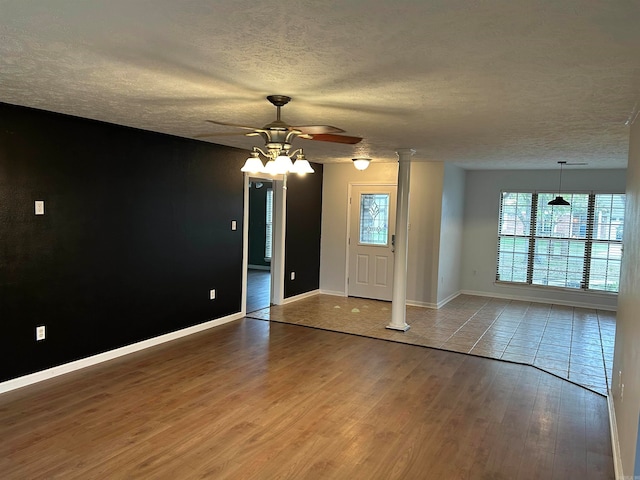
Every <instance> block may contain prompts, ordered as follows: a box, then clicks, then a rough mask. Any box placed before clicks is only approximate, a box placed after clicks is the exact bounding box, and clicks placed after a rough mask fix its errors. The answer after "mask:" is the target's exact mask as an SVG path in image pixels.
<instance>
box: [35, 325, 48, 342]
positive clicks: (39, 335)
mask: <svg viewBox="0 0 640 480" xmlns="http://www.w3.org/2000/svg"><path fill="white" fill-rule="evenodd" d="M46 336H47V329H46V328H45V326H44V325H40V326H39V327H36V341H37V342H39V341H40V340H44V339H45V338H46Z"/></svg>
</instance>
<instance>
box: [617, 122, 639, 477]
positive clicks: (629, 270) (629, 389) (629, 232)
mask: <svg viewBox="0 0 640 480" xmlns="http://www.w3.org/2000/svg"><path fill="white" fill-rule="evenodd" d="M626 192H627V206H626V212H625V225H624V238H623V244H624V257H623V261H622V272H621V275H620V293H619V295H618V313H617V321H616V347H615V353H614V359H613V379H614V380H613V385H612V390H613V402H614V407H615V410H614V411H615V418H616V424H617V427H618V438H619V442H620V453H621V458H622V465H623V469H624V475H625V478H632V476H633V475H634V468H635V470H636V472H637V471H640V468H638V467H639V466H638V465H636V463H637V462H638V461H639V459H637V458H636V448H637V445H636V440H637V435H638V420H639V416H640V293H639V292H640V120H638V121H636V122H635V124H634V125H633V126H632V130H631V137H630V143H629V164H628V169H627V190H626ZM618 372H622V375H621V380H622V381H621V383H622V384H624V396H621V388H620V385H619V384H618Z"/></svg>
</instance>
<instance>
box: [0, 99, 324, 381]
mask: <svg viewBox="0 0 640 480" xmlns="http://www.w3.org/2000/svg"><path fill="white" fill-rule="evenodd" d="M246 156H247V154H246V151H243V150H239V149H234V148H229V147H223V146H217V145H213V144H209V143H204V142H198V141H194V140H189V139H184V138H179V137H173V136H169V135H163V134H158V133H152V132H147V131H141V130H136V129H132V128H127V127H121V126H116V125H111V124H106V123H101V122H97V121H91V120H86V119H81V118H76V117H70V116H65V115H60V114H54V113H49V112H43V111H39V110H34V109H29V108H24V107H17V106H12V105H7V104H2V103H0V381H4V380H8V379H11V378H15V377H18V376H21V375H25V374H28V373H32V372H35V371H38V370H42V369H46V368H49V367H53V366H56V365H60V364H63V363H67V362H70V361H73V360H77V359H80V358H84V357H87V356H91V355H94V354H97V353H101V352H104V351H107V350H111V349H114V348H118V347H121V346H124V345H128V344H131V343H135V342H137V341H141V340H144V339H148V338H151V337H154V336H157V335H160V334H164V333H168V332H172V331H176V330H180V329H182V328H185V327H189V326H192V325H196V324H199V323H202V322H205V321H208V320H211V319H215V318H220V317H223V316H226V315H229V314H233V313H237V312H239V311H240V303H241V291H242V231H243V229H242V216H243V177H242V174H241V173H240V172H239V169H240V167H241V166H242V163H243V161H244V159H245V158H246ZM318 177H320V180H319V181H320V185H321V175H318ZM308 178H310V179H312V180H311V184H313V185H314V187H313V188H315V189H317V185H316V184H317V182H318V180H314V179H313V178H314V177H313V176H308ZM302 185H303V184H298V183H297V182H295V181H292V182H291V188H292V191H291V195H292V196H293V198H296V197H298V198H300V200H302V199H303V198H306V197H307V196H308V195H309V194H310V192H307V190H311V189H308V188H307V187H303V186H302ZM313 191H315V190H313ZM302 196H304V197H302ZM35 200H44V201H45V215H44V216H36V215H35V214H34V201H35ZM300 203H302V202H300ZM316 203H317V199H316V200H315V201H314V203H313V205H316ZM292 204H293V205H292V208H294V209H295V208H298V207H297V205H299V202H292ZM314 208H315V207H314ZM317 208H318V211H319V207H317ZM294 215H296V216H297V217H298V218H301V219H302V217H305V215H306V214H305V215H298V214H297V213H294ZM311 217H313V216H311ZM232 220H235V221H237V226H238V228H237V230H236V231H232V230H231V221H232ZM304 221H305V223H310V225H311V224H312V225H311V226H312V228H313V232H316V230H315V223H313V222H312V220H311V218H309V219H306V218H305V219H304ZM291 227H292V228H298V227H297V226H296V222H291ZM314 234H315V233H312V231H310V232H309V233H308V235H307V234H305V238H311V237H312V236H313V235H314ZM313 240H314V241H317V242H319V232H318V233H317V238H315V239H313ZM296 243H297V241H296ZM288 248H289V249H291V254H292V260H293V262H294V264H295V266H296V268H298V269H300V270H302V269H304V268H305V267H304V266H302V267H298V262H304V265H307V264H315V262H316V258H313V259H308V258H300V253H299V251H298V250H299V249H297V248H296V247H294V246H292V245H289V246H288ZM317 253H318V254H317V257H318V260H319V248H318V252H317ZM312 271H313V274H314V275H315V272H316V270H315V267H314V268H313V269H312ZM306 276H307V275H306V274H304V275H303V278H302V279H301V282H300V283H304V284H307V283H314V282H315V283H317V282H318V278H315V279H313V280H309V279H305V278H304V277H306ZM212 288H215V289H216V291H217V298H216V300H215V301H211V300H209V290H210V289H212ZM294 290H295V291H296V292H297V291H298V290H299V286H298V285H297V284H296V286H295V288H294ZM287 291H289V292H292V286H288V290H287ZM290 294H291V293H290ZM37 325H45V326H46V328H47V338H46V340H44V341H41V342H36V341H35V328H36V326H37Z"/></svg>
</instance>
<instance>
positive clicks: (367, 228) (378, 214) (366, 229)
mask: <svg viewBox="0 0 640 480" xmlns="http://www.w3.org/2000/svg"><path fill="white" fill-rule="evenodd" d="M360 244H365V245H383V246H387V245H388V244H389V194H386V193H363V194H361V195H360Z"/></svg>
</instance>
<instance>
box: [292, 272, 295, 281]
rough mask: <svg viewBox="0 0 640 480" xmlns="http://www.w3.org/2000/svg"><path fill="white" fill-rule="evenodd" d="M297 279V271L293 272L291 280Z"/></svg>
mask: <svg viewBox="0 0 640 480" xmlns="http://www.w3.org/2000/svg"><path fill="white" fill-rule="evenodd" d="M295 279H296V272H291V280H295Z"/></svg>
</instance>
